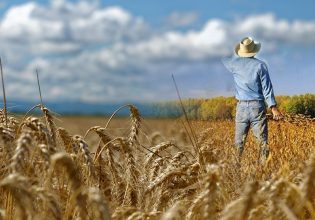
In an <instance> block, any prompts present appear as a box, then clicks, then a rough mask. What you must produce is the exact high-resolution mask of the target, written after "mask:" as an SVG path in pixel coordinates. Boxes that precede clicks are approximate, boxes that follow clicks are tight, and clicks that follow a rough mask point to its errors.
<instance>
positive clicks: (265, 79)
mask: <svg viewBox="0 0 315 220" xmlns="http://www.w3.org/2000/svg"><path fill="white" fill-rule="evenodd" d="M259 75H260V81H261V86H262V92H263V95H264V97H265V100H266V102H267V104H268V107H269V108H271V107H274V106H277V102H276V99H275V95H274V92H273V88H272V83H271V80H270V77H269V72H268V68H267V66H266V65H265V64H261V70H260V74H259Z"/></svg>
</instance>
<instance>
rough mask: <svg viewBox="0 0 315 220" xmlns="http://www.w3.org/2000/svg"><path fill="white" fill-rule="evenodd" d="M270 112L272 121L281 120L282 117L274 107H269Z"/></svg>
mask: <svg viewBox="0 0 315 220" xmlns="http://www.w3.org/2000/svg"><path fill="white" fill-rule="evenodd" d="M271 112H272V115H273V119H274V120H280V119H282V118H283V115H282V114H281V112H280V111H279V109H278V108H277V107H276V106H273V107H271Z"/></svg>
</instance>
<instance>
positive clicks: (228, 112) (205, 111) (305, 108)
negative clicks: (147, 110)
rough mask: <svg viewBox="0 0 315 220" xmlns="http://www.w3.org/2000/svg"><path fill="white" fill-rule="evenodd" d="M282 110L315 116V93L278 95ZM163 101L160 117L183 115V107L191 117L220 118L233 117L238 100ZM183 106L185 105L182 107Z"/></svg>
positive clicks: (158, 110)
mask: <svg viewBox="0 0 315 220" xmlns="http://www.w3.org/2000/svg"><path fill="white" fill-rule="evenodd" d="M276 100H277V103H278V107H279V109H280V111H282V112H284V113H292V114H303V115H307V116H310V117H315V94H304V95H295V96H277V97H276ZM182 103H183V105H181V104H180V102H179V101H168V102H161V103H157V104H155V105H154V115H156V116H158V117H181V116H182V115H183V109H182V108H183V107H184V109H185V111H186V113H187V115H188V117H189V118H190V119H197V120H219V119H233V118H234V117H235V110H236V104H237V100H236V99H235V98H234V97H215V98H209V99H184V100H182ZM182 106H183V107H182Z"/></svg>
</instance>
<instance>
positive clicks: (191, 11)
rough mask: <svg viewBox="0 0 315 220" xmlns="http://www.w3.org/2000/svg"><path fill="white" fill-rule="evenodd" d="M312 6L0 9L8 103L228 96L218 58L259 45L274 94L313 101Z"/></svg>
mask: <svg viewBox="0 0 315 220" xmlns="http://www.w3.org/2000/svg"><path fill="white" fill-rule="evenodd" d="M314 6H315V2H314V1H313V0H304V1H296V0H292V1H284V0H278V1H271V0H265V1H261V0H251V1H248V0H225V1H205V0H194V1H188V0H172V1H169V0H168V1H166V0H160V1H148V0H133V1H130V0H104V1H100V0H89V1H87V0H75V1H74V0H71V1H70V0H68V1H67V0H50V1H47V0H46V1H45V0H39V1H20V0H10V1H9V0H7V1H3V0H1V1H0V56H1V58H2V63H3V70H4V79H5V86H6V94H7V98H8V100H30V101H34V100H37V99H38V92H37V91H38V90H37V81H36V75H35V71H36V69H38V71H39V77H40V82H41V87H42V88H41V89H42V92H43V94H42V95H43V98H44V99H45V100H47V101H83V102H90V103H110V102H147V101H149V102H152V101H164V100H174V99H177V94H176V90H175V87H174V85H173V81H172V77H171V75H172V74H173V75H174V76H175V79H176V81H177V84H178V87H179V90H180V93H181V96H182V97H184V98H211V97H215V96H233V95H234V84H233V79H232V75H231V74H230V73H228V72H227V71H226V70H225V68H224V66H223V64H222V63H221V58H222V57H226V56H230V55H232V54H233V53H234V46H235V45H236V44H237V43H238V42H239V41H240V40H241V39H242V38H243V37H245V36H251V37H253V38H254V39H255V40H257V41H259V42H261V44H262V49H261V52H260V53H259V54H258V57H259V58H260V59H262V60H264V61H265V62H266V63H267V65H268V68H269V71H270V77H271V79H272V83H273V86H274V91H275V94H276V95H296V94H304V93H315V87H314V83H315V63H314V62H313V60H314V58H315V50H314V49H315V37H314V36H315V14H314V13H313V11H312V9H313V8H314Z"/></svg>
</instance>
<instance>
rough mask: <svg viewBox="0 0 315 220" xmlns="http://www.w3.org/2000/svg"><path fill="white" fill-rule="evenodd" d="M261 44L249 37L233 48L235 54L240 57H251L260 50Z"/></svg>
mask: <svg viewBox="0 0 315 220" xmlns="http://www.w3.org/2000/svg"><path fill="white" fill-rule="evenodd" d="M260 47H261V44H260V43H259V42H256V41H254V40H253V39H252V38H251V37H245V38H244V39H243V40H242V41H241V42H240V43H239V44H237V45H236V46H235V53H236V54H237V55H239V56H240V57H253V56H255V55H256V54H257V53H258V51H259V50H260Z"/></svg>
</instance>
